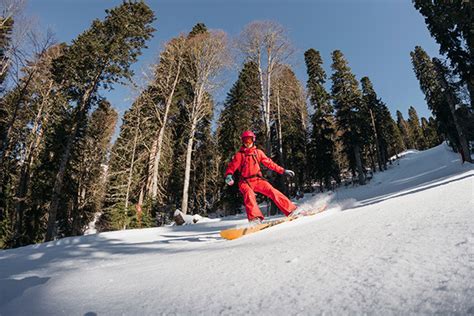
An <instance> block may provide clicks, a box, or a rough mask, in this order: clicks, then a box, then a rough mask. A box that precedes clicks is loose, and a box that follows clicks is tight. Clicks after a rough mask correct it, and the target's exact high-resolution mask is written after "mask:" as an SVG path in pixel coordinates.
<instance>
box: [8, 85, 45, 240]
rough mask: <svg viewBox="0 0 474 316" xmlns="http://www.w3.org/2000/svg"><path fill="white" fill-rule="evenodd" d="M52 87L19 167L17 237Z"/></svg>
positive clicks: (42, 104)
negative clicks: (33, 135)
mask: <svg viewBox="0 0 474 316" xmlns="http://www.w3.org/2000/svg"><path fill="white" fill-rule="evenodd" d="M52 86H53V83H52V82H50V85H49V89H48V92H47V94H46V96H45V98H43V101H42V102H41V106H40V107H39V109H38V113H37V114H36V118H35V122H34V123H33V128H32V130H33V131H36V132H35V137H34V138H33V140H32V141H31V143H30V144H29V145H28V146H27V150H26V153H25V161H24V163H23V165H22V166H21V170H20V182H19V184H18V188H17V192H16V200H17V205H16V213H17V214H18V223H17V229H16V235H17V236H20V235H21V234H22V232H23V221H24V220H23V214H24V210H25V207H26V204H25V199H26V197H27V195H28V186H29V182H30V179H31V174H30V170H31V167H32V165H33V162H34V161H35V159H36V149H37V148H38V146H39V144H40V142H41V141H42V139H43V132H44V125H45V124H46V123H47V122H48V120H49V114H50V112H49V111H46V114H45V117H44V118H42V115H43V109H44V107H45V103H46V101H45V100H46V99H47V98H48V97H49V94H50V92H51V88H52Z"/></svg>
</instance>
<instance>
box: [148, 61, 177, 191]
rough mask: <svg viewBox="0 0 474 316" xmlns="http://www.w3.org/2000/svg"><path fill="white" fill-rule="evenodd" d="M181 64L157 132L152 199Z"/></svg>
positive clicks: (156, 185)
mask: <svg viewBox="0 0 474 316" xmlns="http://www.w3.org/2000/svg"><path fill="white" fill-rule="evenodd" d="M180 65H181V64H178V71H177V72H176V76H175V78H174V81H173V86H172V88H171V92H170V94H169V96H168V99H167V100H166V106H165V113H164V115H163V124H161V128H160V131H159V132H158V143H157V150H156V156H155V161H154V164H153V178H152V188H151V197H152V199H153V200H156V197H157V195H158V169H159V165H160V160H161V151H162V148H163V138H164V135H165V130H166V122H167V120H168V113H169V109H170V107H171V103H172V101H173V96H174V92H175V90H176V85H177V84H178V79H179V75H180V70H181V66H180Z"/></svg>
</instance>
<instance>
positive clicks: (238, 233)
mask: <svg viewBox="0 0 474 316" xmlns="http://www.w3.org/2000/svg"><path fill="white" fill-rule="evenodd" d="M326 208H327V205H323V206H321V207H319V208H317V209H315V210H312V211H303V212H301V213H300V214H298V216H295V217H285V218H282V219H277V220H274V221H269V222H266V223H262V224H260V225H255V226H251V227H244V228H231V229H226V230H222V231H221V233H220V234H221V237H222V238H224V239H228V240H232V239H237V238H240V237H242V236H245V235H248V234H252V233H256V232H258V231H261V230H263V229H266V228H269V227H272V226H275V225H278V224H281V223H285V222H290V221H292V220H295V219H298V218H300V217H304V216H312V215H316V214H318V213H321V212H322V211H324V210H326Z"/></svg>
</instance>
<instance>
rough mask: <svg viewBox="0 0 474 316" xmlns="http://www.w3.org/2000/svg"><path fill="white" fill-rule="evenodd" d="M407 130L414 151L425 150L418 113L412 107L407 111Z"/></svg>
mask: <svg viewBox="0 0 474 316" xmlns="http://www.w3.org/2000/svg"><path fill="white" fill-rule="evenodd" d="M407 123H408V128H409V129H410V134H411V135H412V137H413V144H414V146H415V148H416V149H425V141H424V139H423V133H422V131H421V126H420V120H419V119H418V113H417V112H416V109H415V108H414V107H412V106H410V108H409V109H408V121H407Z"/></svg>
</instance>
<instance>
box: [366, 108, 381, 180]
mask: <svg viewBox="0 0 474 316" xmlns="http://www.w3.org/2000/svg"><path fill="white" fill-rule="evenodd" d="M369 112H370V118H371V121H372V124H371V125H372V130H373V131H374V138H375V151H376V154H377V162H378V164H379V171H383V169H382V164H383V162H382V153H381V149H380V140H379V135H378V133H377V128H376V127H375V118H374V113H373V112H372V110H369ZM374 171H375V170H374Z"/></svg>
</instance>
